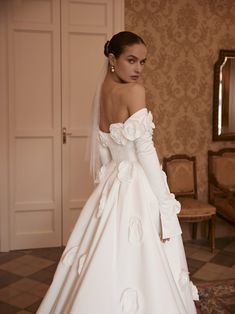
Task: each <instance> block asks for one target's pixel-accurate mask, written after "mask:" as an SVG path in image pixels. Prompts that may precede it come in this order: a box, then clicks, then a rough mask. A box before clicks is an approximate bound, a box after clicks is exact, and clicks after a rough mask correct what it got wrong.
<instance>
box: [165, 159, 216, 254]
mask: <svg viewBox="0 0 235 314" xmlns="http://www.w3.org/2000/svg"><path fill="white" fill-rule="evenodd" d="M163 170H164V171H165V172H166V175H167V181H168V185H169V188H170V191H171V192H172V193H174V194H175V196H176V198H177V200H178V201H179V202H180V203H181V211H180V213H179V214H178V217H179V219H180V221H182V222H190V223H192V224H193V225H192V237H193V239H195V238H196V236H197V223H199V222H201V221H208V224H209V232H208V236H209V239H210V243H211V251H212V252H214V249H215V218H216V208H215V207H214V206H212V205H210V204H208V203H206V202H203V201H200V200H198V199H197V176H196V158H195V157H189V156H187V155H174V156H171V157H169V158H163Z"/></svg>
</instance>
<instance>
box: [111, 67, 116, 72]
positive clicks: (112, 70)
mask: <svg viewBox="0 0 235 314" xmlns="http://www.w3.org/2000/svg"><path fill="white" fill-rule="evenodd" d="M111 72H112V73H113V72H115V69H114V66H113V65H111Z"/></svg>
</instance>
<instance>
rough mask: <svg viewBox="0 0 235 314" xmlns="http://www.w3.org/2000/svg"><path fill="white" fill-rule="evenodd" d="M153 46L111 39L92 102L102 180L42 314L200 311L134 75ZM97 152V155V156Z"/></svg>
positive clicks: (126, 35) (123, 37) (132, 38)
mask: <svg viewBox="0 0 235 314" xmlns="http://www.w3.org/2000/svg"><path fill="white" fill-rule="evenodd" d="M146 54H147V49H146V45H145V43H144V41H143V40H142V39H141V38H140V37H139V36H137V35H136V34H134V33H131V32H120V33H118V34H116V35H114V36H113V37H112V39H111V40H110V41H108V42H107V43H106V44H105V56H106V57H107V60H108V63H107V66H106V69H105V77H104V78H102V79H101V82H100V85H99V87H98V88H97V93H96V97H95V100H94V124H93V136H92V154H91V156H92V157H91V164H92V169H93V171H95V169H96V165H97V159H98V160H99V161H100V163H101V166H102V167H101V169H100V171H99V175H98V179H99V184H98V186H97V187H96V189H95V191H94V192H93V193H92V195H91V196H90V198H89V199H88V201H87V203H86V205H85V207H84V208H83V211H82V213H81V216H80V218H79V220H78V222H77V224H76V226H75V228H74V230H73V232H72V234H71V237H70V239H69V241H68V244H67V247H66V248H65V251H64V254H63V256H62V258H61V260H60V263H59V265H58V268H57V270H56V273H55V276H54V279H53V282H52V285H51V287H50V288H49V290H48V292H47V295H46V297H45V298H44V300H43V302H42V304H41V306H40V308H39V310H38V313H42V314H48V313H56V314H57V313H61V314H67V313H74V314H75V313H76V314H121V313H124V314H157V313H159V314H161V313H166V314H193V313H196V310H195V305H194V302H193V299H198V294H197V289H196V287H195V286H193V284H192V283H191V282H190V281H189V277H188V269H187V264H186V260H185V253H184V249H183V245H182V239H181V228H180V225H179V222H178V219H177V213H178V212H179V210H180V204H179V203H178V202H177V201H176V200H175V198H174V195H173V194H171V193H170V192H169V189H168V186H167V183H166V177H165V174H164V172H163V171H162V170H161V167H160V164H159V161H158V158H157V154H156V151H155V148H154V145H153V141H152V130H153V128H154V124H153V121H152V115H151V113H150V112H148V110H147V109H146V107H145V90H144V88H143V86H142V85H140V84H138V83H137V81H138V79H139V76H140V74H141V72H142V70H143V68H144V64H145V61H146ZM97 151H98V152H99V155H98V154H97Z"/></svg>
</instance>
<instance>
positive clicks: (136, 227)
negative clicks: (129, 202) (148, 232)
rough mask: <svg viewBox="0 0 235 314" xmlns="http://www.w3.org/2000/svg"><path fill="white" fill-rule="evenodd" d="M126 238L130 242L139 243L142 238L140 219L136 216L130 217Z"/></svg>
mask: <svg viewBox="0 0 235 314" xmlns="http://www.w3.org/2000/svg"><path fill="white" fill-rule="evenodd" d="M128 239H129V242H130V243H131V244H139V243H140V242H141V241H142V239H143V228H142V223H141V219H140V218H139V217H137V216H135V217H131V218H130V221H129V231H128Z"/></svg>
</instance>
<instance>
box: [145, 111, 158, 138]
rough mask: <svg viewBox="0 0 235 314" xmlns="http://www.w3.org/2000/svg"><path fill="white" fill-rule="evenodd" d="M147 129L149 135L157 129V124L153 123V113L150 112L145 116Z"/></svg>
mask: <svg viewBox="0 0 235 314" xmlns="http://www.w3.org/2000/svg"><path fill="white" fill-rule="evenodd" d="M144 125H145V129H146V131H147V132H149V133H151V134H152V133H153V129H155V124H154V122H153V115H152V113H151V111H149V112H148V114H147V115H146V116H145V121H144Z"/></svg>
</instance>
